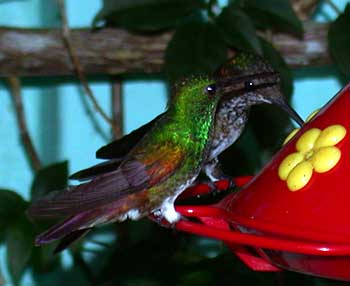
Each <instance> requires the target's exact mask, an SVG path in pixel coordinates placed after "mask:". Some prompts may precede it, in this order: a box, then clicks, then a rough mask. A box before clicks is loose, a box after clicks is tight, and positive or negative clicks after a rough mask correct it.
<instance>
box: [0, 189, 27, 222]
mask: <svg viewBox="0 0 350 286" xmlns="http://www.w3.org/2000/svg"><path fill="white" fill-rule="evenodd" d="M27 207H28V203H27V202H26V201H25V200H24V199H23V198H22V197H21V196H20V195H19V194H17V193H16V192H14V191H10V190H4V189H0V227H3V226H8V225H9V224H10V223H11V222H12V221H13V220H14V219H16V218H17V217H18V216H19V215H22V214H23V213H24V211H25V210H26V208H27Z"/></svg>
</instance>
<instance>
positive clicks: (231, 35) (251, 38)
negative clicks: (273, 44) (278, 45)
mask: <svg viewBox="0 0 350 286" xmlns="http://www.w3.org/2000/svg"><path fill="white" fill-rule="evenodd" d="M217 24H218V26H219V27H220V29H221V31H222V32H223V35H224V37H225V39H226V40H227V42H228V43H229V45H231V46H233V47H234V48H237V49H241V50H250V51H254V52H256V53H258V54H261V53H262V51H261V44H260V41H259V38H258V37H257V35H256V31H255V27H254V25H253V23H252V21H251V19H250V18H249V17H248V16H247V15H246V14H245V13H244V12H243V11H241V10H240V9H239V8H238V7H235V6H233V5H230V6H228V7H226V8H224V9H223V11H222V13H221V14H220V15H219V17H218V19H217Z"/></svg>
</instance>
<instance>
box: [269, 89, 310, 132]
mask: <svg viewBox="0 0 350 286" xmlns="http://www.w3.org/2000/svg"><path fill="white" fill-rule="evenodd" d="M271 102H272V103H274V104H276V105H278V106H279V107H281V108H282V109H283V110H284V111H285V112H287V113H288V114H289V116H290V117H292V119H293V120H294V121H295V122H296V123H298V125H299V126H300V127H302V126H303V124H304V120H303V119H302V118H301V117H300V115H299V114H298V113H297V112H296V111H295V110H294V109H293V108H292V107H291V106H290V105H289V104H288V102H287V101H286V100H285V98H284V97H282V96H280V97H275V98H271Z"/></svg>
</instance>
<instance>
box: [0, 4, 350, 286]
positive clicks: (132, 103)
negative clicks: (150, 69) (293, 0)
mask: <svg viewBox="0 0 350 286" xmlns="http://www.w3.org/2000/svg"><path fill="white" fill-rule="evenodd" d="M66 2H67V13H68V17H69V21H70V25H71V27H82V26H89V25H90V23H91V20H92V18H93V16H94V15H95V13H96V11H97V10H98V9H99V8H100V6H101V2H102V1H101V0H89V1H86V0H67V1H66ZM335 3H336V4H337V6H338V7H339V8H340V9H342V8H343V7H344V6H345V3H346V1H345V0H337V1H335ZM56 8H57V7H56V5H55V1H53V0H50V1H49V0H23V1H1V0H0V26H1V25H7V26H19V27H43V26H58V23H59V17H58V12H57V9H56ZM334 16H335V14H334V11H333V10H332V9H331V8H330V7H329V6H327V5H324V7H322V9H320V10H319V11H318V13H317V16H316V17H315V19H316V20H318V21H328V20H329V19H331V18H334ZM294 76H295V79H296V80H295V90H294V95H293V105H294V107H295V108H296V109H297V111H298V112H299V113H300V114H301V115H302V116H303V117H304V118H305V117H306V116H307V115H308V114H309V113H310V112H311V111H313V110H314V109H316V108H318V107H320V106H321V105H323V104H324V103H325V102H327V101H328V100H329V98H330V97H332V96H333V95H334V94H335V93H336V92H337V91H338V90H339V89H340V88H341V85H340V83H339V81H338V80H337V72H336V71H335V70H334V69H332V68H320V69H314V70H311V71H310V70H307V71H306V70H298V71H294ZM39 83H40V84H39V85H37V83H35V82H34V83H33V81H30V82H29V81H26V82H25V85H24V86H23V91H22V92H23V99H24V105H25V112H26V115H27V119H28V124H29V130H30V133H31V135H32V137H33V140H34V144H35V146H36V148H37V150H38V151H39V155H40V157H41V158H42V160H43V162H44V163H45V164H49V163H51V162H56V161H59V160H65V159H69V161H70V170H71V172H74V171H76V170H78V169H81V168H84V167H86V166H89V165H92V164H94V163H96V162H97V161H96V159H95V158H94V152H95V150H96V149H97V148H98V147H99V146H101V145H103V144H104V143H105V142H106V139H105V138H104V137H103V136H101V134H100V132H99V131H98V130H97V129H96V127H95V125H94V124H92V122H91V117H90V116H89V115H88V111H90V112H91V111H93V109H92V108H91V106H90V104H89V103H88V104H86V98H85V97H84V95H83V94H82V91H81V88H80V86H79V85H78V84H76V83H74V82H70V83H67V82H60V81H50V79H48V80H45V81H42V80H41V81H39ZM91 87H92V89H93V91H94V93H95V94H96V96H97V98H98V100H99V102H100V104H101V106H102V107H103V108H104V109H105V110H106V111H108V106H109V103H110V93H111V91H110V85H109V83H108V82H104V81H98V82H97V81H95V82H91ZM123 94H124V98H123V107H124V110H125V118H124V130H125V132H129V131H131V130H132V129H134V128H136V127H137V126H139V125H141V124H142V123H144V122H147V121H148V120H150V119H152V118H153V117H154V116H155V115H157V114H158V113H160V112H161V111H163V110H164V108H165V104H166V89H165V86H164V84H163V83H162V82H160V81H157V80H147V81H136V80H133V81H127V82H124V83H123ZM82 102H85V104H82ZM0 106H1V113H0V139H1V145H0V158H1V164H0V187H1V188H8V189H13V190H16V191H18V192H19V193H21V194H22V195H23V196H24V197H26V198H27V197H28V190H29V187H30V184H31V179H32V173H31V171H30V169H29V165H28V163H27V160H26V158H25V156H24V153H23V150H22V148H21V145H20V142H19V136H18V130H17V125H16V118H15V116H14V112H13V111H14V110H13V106H12V103H11V100H10V95H9V93H8V90H7V89H6V87H5V85H4V82H1V81H0ZM86 106H87V107H86ZM97 125H98V126H100V127H101V128H102V133H108V131H109V130H108V128H106V126H105V124H104V122H102V121H101V120H100V118H99V117H98V116H97ZM3 252H4V250H3V249H0V257H2V258H1V259H0V269H2V270H4V269H5V268H6V267H5V265H4V264H5V262H4V259H3ZM5 276H6V273H5ZM23 285H31V283H30V273H27V274H26V276H25V278H24V281H23Z"/></svg>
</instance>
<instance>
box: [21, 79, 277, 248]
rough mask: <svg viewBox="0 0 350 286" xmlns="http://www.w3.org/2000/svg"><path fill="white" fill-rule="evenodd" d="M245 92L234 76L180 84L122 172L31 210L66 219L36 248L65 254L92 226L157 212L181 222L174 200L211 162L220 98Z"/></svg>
mask: <svg viewBox="0 0 350 286" xmlns="http://www.w3.org/2000/svg"><path fill="white" fill-rule="evenodd" d="M270 84H271V85H273V84H274V82H271V83H270ZM245 88H246V86H245V85H244V83H243V82H242V80H241V79H240V78H234V77H233V78H231V79H228V78H227V79H225V81H220V80H213V79H212V78H210V77H206V76H204V77H203V76H202V77H191V78H189V79H186V80H183V81H181V82H180V83H178V84H177V85H176V86H175V87H174V89H173V92H172V96H171V99H170V102H169V104H168V108H167V112H166V113H165V114H164V115H163V116H162V117H161V118H160V119H159V120H158V121H157V122H156V123H155V124H153V126H152V128H151V130H150V131H149V132H147V134H146V135H145V136H144V137H143V138H142V139H141V140H140V141H139V142H138V143H137V144H136V145H135V146H134V147H133V148H132V149H131V150H130V151H129V152H128V153H127V154H126V155H125V156H124V159H123V160H122V162H121V163H120V164H119V165H118V167H117V168H116V169H114V170H111V171H109V172H105V173H104V174H101V175H97V176H95V177H94V178H92V179H91V180H89V181H88V182H84V183H82V184H79V185H76V186H70V187H68V188H67V189H66V190H63V191H61V192H58V193H52V194H50V195H49V196H47V197H44V198H42V199H39V200H38V201H36V202H34V203H33V204H32V205H31V207H30V208H29V210H28V214H29V215H30V216H31V217H32V218H65V220H63V221H62V222H60V223H58V224H56V225H54V226H53V227H51V228H50V229H48V230H47V231H45V232H44V233H42V234H40V235H39V236H38V237H37V238H36V240H35V243H36V244H37V245H42V244H47V243H50V242H53V241H55V240H58V239H61V243H60V244H59V245H58V248H57V249H56V251H60V250H62V249H64V248H65V247H67V246H68V245H69V244H70V243H72V242H73V241H75V240H76V239H78V238H79V237H80V236H82V235H84V234H85V233H86V232H87V231H89V230H90V229H91V228H92V227H95V226H98V225H103V224H106V223H110V222H115V221H124V220H126V219H132V220H137V219H140V218H142V217H144V216H147V215H149V214H151V213H153V214H155V215H156V216H157V217H158V218H160V219H162V218H164V219H166V220H167V221H168V222H169V223H171V224H173V223H175V222H176V221H178V220H179V218H180V215H179V214H178V213H177V212H176V211H175V208H174V201H175V199H176V197H177V196H178V195H179V194H180V193H181V192H183V191H184V190H185V189H186V188H187V187H188V186H190V185H191V184H192V183H193V182H194V180H195V179H196V178H197V176H198V174H199V172H200V170H201V169H202V167H203V164H204V162H205V161H206V158H207V157H208V154H209V150H210V148H209V147H210V145H211V138H212V132H213V128H212V126H213V122H214V117H215V111H216V107H217V104H218V102H219V100H220V98H222V97H224V96H230V95H231V94H232V92H233V91H234V90H236V92H237V93H239V92H241V90H242V89H245Z"/></svg>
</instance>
